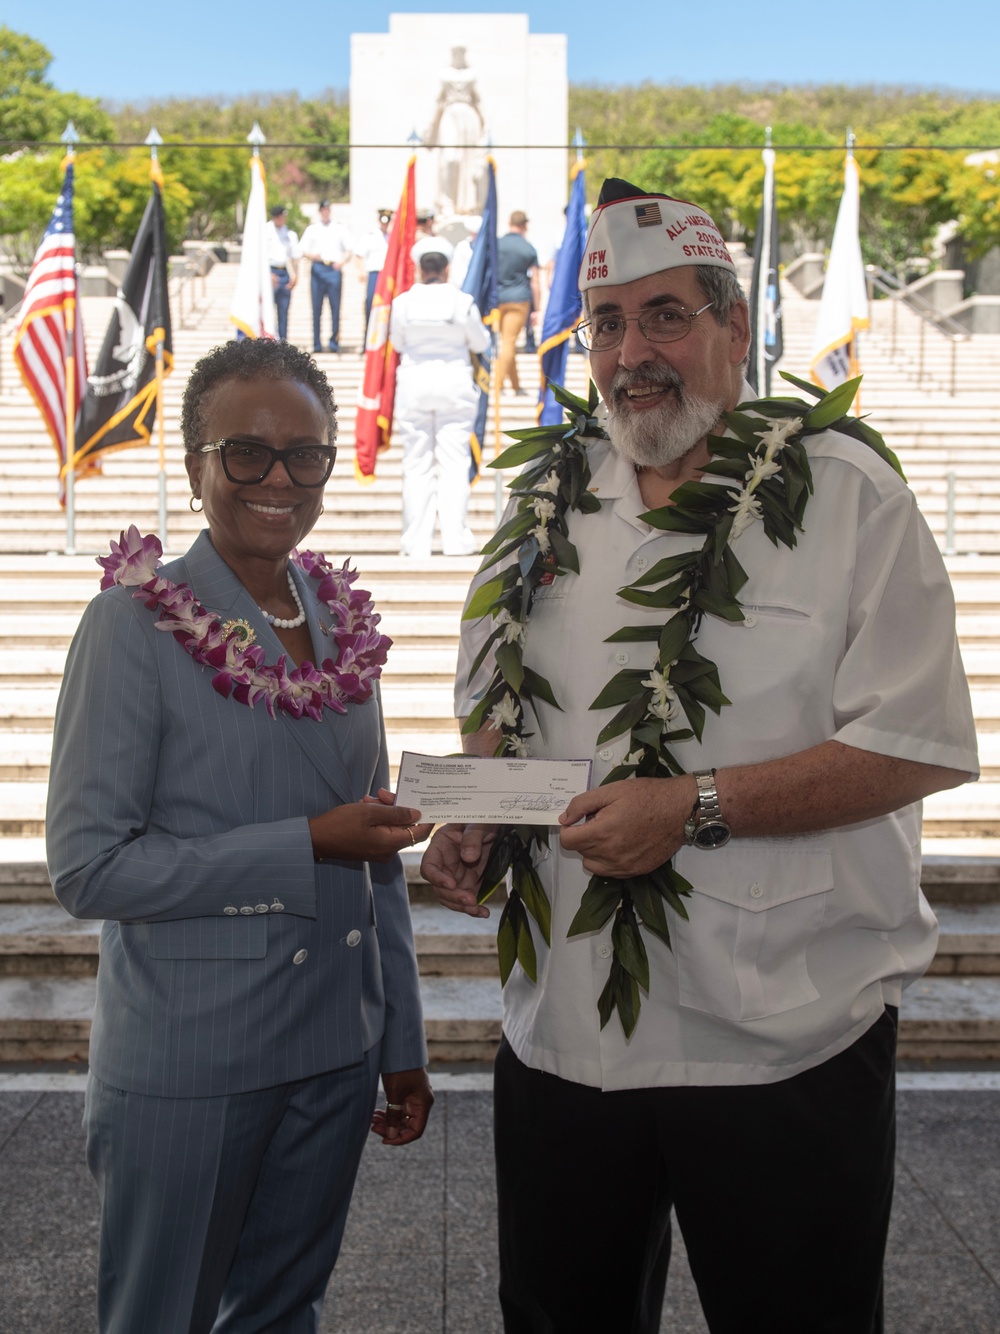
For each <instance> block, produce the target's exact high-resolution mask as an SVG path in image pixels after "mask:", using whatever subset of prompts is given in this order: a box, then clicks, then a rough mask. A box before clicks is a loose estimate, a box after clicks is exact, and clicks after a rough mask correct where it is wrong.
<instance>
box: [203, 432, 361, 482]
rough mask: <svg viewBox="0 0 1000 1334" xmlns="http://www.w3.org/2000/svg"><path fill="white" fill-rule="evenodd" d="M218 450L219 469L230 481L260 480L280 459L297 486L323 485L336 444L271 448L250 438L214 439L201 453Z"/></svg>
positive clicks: (334, 456)
mask: <svg viewBox="0 0 1000 1334" xmlns="http://www.w3.org/2000/svg"><path fill="white" fill-rule="evenodd" d="M211 449H217V450H218V451H219V458H220V459H221V460H222V471H223V472H224V473H225V474H226V476H227V477H228V478H229V480H230V481H231V482H262V481H263V480H264V478H265V477H266V476H267V475H268V473H269V472H270V471H271V469H272V468H273V467H274V465H275V464H276V463H277V462H278V460H279V459H280V460H281V462H282V464H283V465H284V469H285V472H287V473H288V476H289V478H290V479H291V481H292V482H294V484H295V485H296V486H322V485H323V483H324V482H325V481H327V479H328V478H329V476H330V473H331V472H333V465H334V462H335V460H336V458H337V446H336V445H292V446H290V448H288V449H272V448H271V446H270V445H259V444H257V442H256V441H253V440H213V441H211V442H210V443H209V444H206V445H202V446H201V452H202V453H203V454H207V453H208V451H209V450H211Z"/></svg>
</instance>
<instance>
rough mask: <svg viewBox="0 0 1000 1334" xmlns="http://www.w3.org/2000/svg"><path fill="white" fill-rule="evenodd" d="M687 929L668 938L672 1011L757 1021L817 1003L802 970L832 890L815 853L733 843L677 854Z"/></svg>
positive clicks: (821, 852)
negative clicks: (675, 998)
mask: <svg viewBox="0 0 1000 1334" xmlns="http://www.w3.org/2000/svg"><path fill="white" fill-rule="evenodd" d="M676 864H677V869H678V871H680V873H681V874H682V875H684V876H686V877H687V879H688V880H690V881H691V884H692V892H691V896H690V898H689V899H688V900H687V907H688V913H689V916H690V921H688V922H682V923H679V924H678V926H677V928H676V930H674V931H673V932H672V933H671V934H672V935H673V938H674V951H675V955H676V958H677V972H678V980H679V987H680V997H679V998H680V1003H681V1004H682V1005H686V1006H688V1007H689V1008H691V1009H694V1010H705V1011H707V1012H708V1013H709V1014H715V1015H719V1016H720V1017H721V1018H725V1019H736V1020H747V1019H763V1018H766V1017H767V1016H768V1015H773V1014H781V1013H782V1012H784V1011H785V1010H792V1009H794V1008H795V1007H796V1006H799V1005H807V1004H808V1003H809V1002H810V1001H813V1000H815V999H816V998H817V996H818V995H819V993H818V991H817V990H816V988H815V986H814V985H813V983H812V979H811V978H810V976H809V969H808V966H807V951H808V947H809V944H810V942H811V941H812V939H813V938H814V937H815V936H816V934H817V933H818V932H819V930H820V928H821V927H822V923H823V917H824V915H825V912H826V905H827V902H828V895H829V893H830V891H831V890H832V889H833V867H832V863H831V860H830V854H829V852H828V851H827V850H825V849H823V848H802V847H789V846H788V845H787V844H785V845H782V844H780V843H778V842H777V841H775V842H774V843H773V844H772V843H769V842H763V841H762V842H760V843H759V844H758V843H748V842H747V841H740V842H738V843H736V844H734V845H731V846H730V847H728V848H718V849H714V850H712V851H709V852H703V851H700V850H698V849H683V850H682V851H681V853H679V854H678V858H677V863H676Z"/></svg>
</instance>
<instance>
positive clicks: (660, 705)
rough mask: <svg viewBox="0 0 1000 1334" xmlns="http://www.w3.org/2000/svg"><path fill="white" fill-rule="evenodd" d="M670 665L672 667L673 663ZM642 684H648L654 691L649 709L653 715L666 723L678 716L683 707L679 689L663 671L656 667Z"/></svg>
mask: <svg viewBox="0 0 1000 1334" xmlns="http://www.w3.org/2000/svg"><path fill="white" fill-rule="evenodd" d="M670 666H671V667H672V666H673V663H671V664H670ZM668 670H669V668H668ZM641 684H642V685H644V686H648V687H649V688H650V690H652V692H653V699H652V700H651V701H650V705H649V709H648V712H649V714H650V716H651V717H653V718H659V719H660V720H661V721H662V722H664V723H666V722H669V721H670V719H671V718H676V717H677V715H678V713H680V707H681V706H680V704H679V702H678V699H677V691H676V690H675V689H674V688H673V686H672V685H671V684H670V682H669V681H668V680H667V678H666V676H665V675H664V674H663V673H662V672H659V671H657V670H656V668H655V667H654V668H653V670H652V671H651V672H650V673H649V675H648V676H647V677H646V678H645V680H643V681H642V683H641Z"/></svg>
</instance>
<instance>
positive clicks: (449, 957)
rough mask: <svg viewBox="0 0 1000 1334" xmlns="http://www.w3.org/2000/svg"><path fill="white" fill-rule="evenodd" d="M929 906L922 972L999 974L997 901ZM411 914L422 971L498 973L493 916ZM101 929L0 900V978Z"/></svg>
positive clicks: (72, 947)
mask: <svg viewBox="0 0 1000 1334" xmlns="http://www.w3.org/2000/svg"><path fill="white" fill-rule="evenodd" d="M935 911H936V913H937V917H938V921H939V923H940V928H941V935H940V938H939V943H938V949H937V955H936V957H935V959H934V961H933V963H932V965H931V968H930V970H929V972H930V973H931V974H933V975H939V976H960V977H984V976H985V977H1000V902H996V903H982V904H968V905H954V906H952V905H944V906H938V907H937V908H936V909H935ZM411 913H412V918H413V935H414V940H415V942H416V949H417V960H418V962H419V965H420V972H421V974H422V975H425V976H432V977H494V976H496V975H497V955H496V934H495V933H496V925H497V922H498V920H499V915H498V913H496V912H494V913H493V914H492V915H491V917H490V918H479V917H468V916H466V915H465V914H464V913H455V912H451V911H450V910H449V909H447V908H443V907H441V906H440V905H438V904H429V903H419V902H418V903H414V904H413V905H412V907H411ZM100 931H101V923H100V922H94V921H79V920H77V919H76V918H73V917H71V916H70V915H69V914H68V913H67V912H66V910H65V909H64V908H63V907H62V906H61V904H59V903H57V902H55V900H50V901H49V902H45V903H0V976H5V977H12V976H22V977H29V976H30V977H41V976H44V977H70V976H94V975H95V974H96V972H97V956H98V941H99V937H100Z"/></svg>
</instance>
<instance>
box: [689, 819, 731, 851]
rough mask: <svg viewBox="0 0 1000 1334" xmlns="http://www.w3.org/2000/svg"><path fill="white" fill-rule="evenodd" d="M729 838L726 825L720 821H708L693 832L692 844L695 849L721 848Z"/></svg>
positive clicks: (728, 830)
mask: <svg viewBox="0 0 1000 1334" xmlns="http://www.w3.org/2000/svg"><path fill="white" fill-rule="evenodd" d="M731 837H732V834H731V832H730V829H729V826H728V825H727V824H723V822H722V821H721V820H710V821H709V822H708V824H703V825H702V826H701V827H700V828H699V829H697V830H696V831H695V835H694V844H695V847H696V848H721V847H722V846H723V845H724V844H726V843H728V842H729V840H730V838H731Z"/></svg>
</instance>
